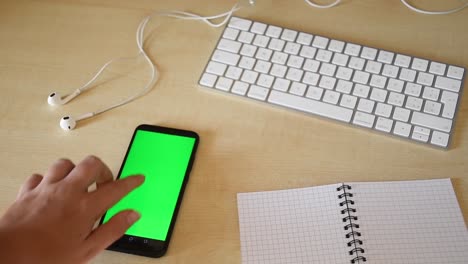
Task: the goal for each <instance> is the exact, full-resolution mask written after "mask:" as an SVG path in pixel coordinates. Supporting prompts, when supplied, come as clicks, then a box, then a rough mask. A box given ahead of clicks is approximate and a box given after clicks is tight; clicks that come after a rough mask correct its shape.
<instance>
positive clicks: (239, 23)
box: [228, 17, 252, 30]
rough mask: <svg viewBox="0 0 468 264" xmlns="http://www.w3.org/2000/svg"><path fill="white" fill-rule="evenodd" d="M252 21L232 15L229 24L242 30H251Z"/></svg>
mask: <svg viewBox="0 0 468 264" xmlns="http://www.w3.org/2000/svg"><path fill="white" fill-rule="evenodd" d="M251 24H252V21H250V20H247V19H242V18H238V17H232V18H231V20H230V21H229V24H228V26H229V27H232V28H236V29H240V30H249V28H250V25H251Z"/></svg>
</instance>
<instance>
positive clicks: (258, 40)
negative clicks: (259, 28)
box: [253, 35, 271, 52]
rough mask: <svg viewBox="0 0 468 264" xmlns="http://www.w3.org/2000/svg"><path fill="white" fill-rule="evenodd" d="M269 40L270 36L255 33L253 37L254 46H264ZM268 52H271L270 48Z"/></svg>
mask: <svg viewBox="0 0 468 264" xmlns="http://www.w3.org/2000/svg"><path fill="white" fill-rule="evenodd" d="M269 41H270V38H269V37H267V36H262V35H256V36H255V38H254V41H253V44H254V45H255V46H259V47H263V48H266V46H267V45H268V42H269ZM270 52H271V50H270Z"/></svg>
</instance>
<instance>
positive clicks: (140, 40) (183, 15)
mask: <svg viewBox="0 0 468 264" xmlns="http://www.w3.org/2000/svg"><path fill="white" fill-rule="evenodd" d="M239 9H240V7H238V4H235V5H234V6H233V7H232V8H231V10H230V11H228V12H225V13H222V14H219V15H214V16H205V17H203V16H200V15H197V14H192V13H188V12H183V11H167V12H155V13H153V14H151V15H149V16H147V17H145V18H144V19H143V20H142V21H141V22H140V24H139V26H138V28H137V32H136V42H137V46H138V50H139V53H138V54H137V55H136V56H133V57H120V58H116V59H112V60H110V61H108V62H107V63H106V64H104V66H103V67H101V69H100V70H99V71H98V72H97V73H96V74H95V76H94V77H93V78H92V79H91V80H90V81H88V82H87V83H86V84H85V85H83V86H82V87H81V88H80V90H81V91H84V90H85V89H86V88H88V86H90V85H91V84H92V83H93V82H94V81H95V80H96V79H97V78H98V77H99V76H100V75H101V74H102V72H103V71H104V70H105V69H106V68H107V67H108V66H109V65H110V64H112V63H113V62H116V61H118V60H126V59H134V58H136V57H138V56H140V55H143V57H144V58H145V60H146V61H147V62H148V64H149V65H150V70H151V78H150V81H149V82H148V83H147V84H146V85H145V87H144V88H143V89H142V90H141V92H139V93H137V94H135V95H133V96H131V97H129V98H128V99H125V100H123V101H121V102H119V103H116V104H114V105H111V106H109V107H106V108H103V109H101V110H98V111H95V112H92V115H91V116H95V115H98V114H101V113H104V112H106V111H109V110H111V109H114V108H117V107H119V106H122V105H125V104H127V103H130V102H132V101H134V100H135V99H137V98H139V97H141V96H143V95H145V94H147V93H148V92H149V91H150V90H151V88H152V87H153V86H154V85H155V84H156V82H157V81H158V80H159V71H158V69H157V67H156V65H155V64H154V63H153V61H152V60H151V58H150V57H149V56H148V54H147V53H146V52H145V50H144V33H145V28H146V25H147V24H148V22H149V21H150V20H151V18H153V17H154V16H166V17H173V18H178V19H185V20H200V21H203V22H205V23H206V24H208V25H210V26H211V27H221V26H223V25H224V24H226V23H227V22H228V21H229V19H230V18H231V16H232V15H233V14H234V12H236V11H237V10H239ZM222 17H224V20H223V21H222V22H220V23H213V22H211V21H210V20H213V19H218V18H222ZM89 117H90V116H89Z"/></svg>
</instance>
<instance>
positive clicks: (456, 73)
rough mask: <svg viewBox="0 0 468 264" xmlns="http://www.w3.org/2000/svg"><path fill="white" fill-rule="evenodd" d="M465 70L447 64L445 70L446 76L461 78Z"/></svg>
mask: <svg viewBox="0 0 468 264" xmlns="http://www.w3.org/2000/svg"><path fill="white" fill-rule="evenodd" d="M464 71H465V70H464V69H463V68H460V67H456V66H449V67H448V71H447V76H448V77H450V78H454V79H458V80H461V79H462V78H463V72H464Z"/></svg>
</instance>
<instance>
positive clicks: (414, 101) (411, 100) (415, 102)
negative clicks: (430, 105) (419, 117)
mask: <svg viewBox="0 0 468 264" xmlns="http://www.w3.org/2000/svg"><path fill="white" fill-rule="evenodd" d="M422 104H423V100H422V99H421V98H416V97H412V96H408V98H407V99H406V105H405V107H406V108H408V109H411V110H415V111H421V107H422Z"/></svg>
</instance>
